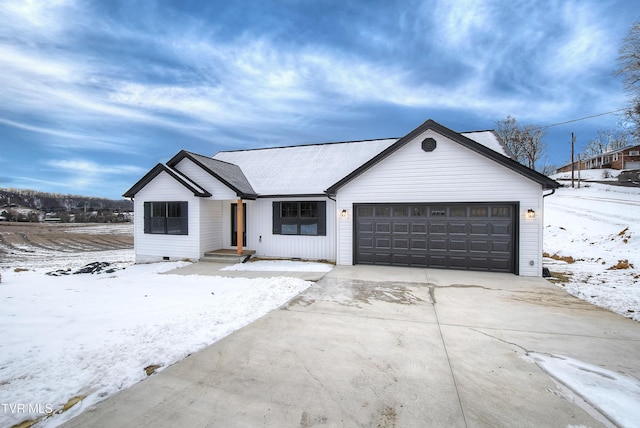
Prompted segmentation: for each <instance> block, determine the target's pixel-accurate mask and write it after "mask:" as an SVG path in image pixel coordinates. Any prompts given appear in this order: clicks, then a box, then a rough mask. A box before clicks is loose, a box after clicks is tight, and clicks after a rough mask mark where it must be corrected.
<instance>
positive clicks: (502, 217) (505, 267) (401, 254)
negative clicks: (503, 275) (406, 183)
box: [352, 201, 520, 274]
mask: <svg viewBox="0 0 640 428" xmlns="http://www.w3.org/2000/svg"><path fill="white" fill-rule="evenodd" d="M353 213H354V221H353V230H352V233H353V240H352V248H353V256H352V262H353V264H370V265H386V266H408V267H421V268H444V269H462V270H473V271H491V272H509V273H515V274H518V271H519V262H518V260H519V218H520V216H519V213H520V204H519V202H514V201H496V202H449V203H447V202H435V203H427V202H416V203H360V204H354V205H353Z"/></svg>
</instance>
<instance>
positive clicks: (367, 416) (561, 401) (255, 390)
mask: <svg viewBox="0 0 640 428" xmlns="http://www.w3.org/2000/svg"><path fill="white" fill-rule="evenodd" d="M639 350H640V324H638V323H636V322H634V321H631V320H628V319H626V318H623V317H621V316H618V315H616V314H613V313H610V312H608V311H605V310H602V309H599V308H597V307H594V306H592V305H590V304H588V303H586V302H583V301H581V300H578V299H576V298H573V297H571V296H570V295H568V294H566V293H564V292H563V291H562V290H560V289H558V288H556V287H554V286H551V285H549V284H548V283H547V282H546V281H545V280H543V279H540V278H523V277H517V276H513V275H509V274H490V273H477V272H473V273H470V272H459V271H445V270H426V269H411V268H383V267H365V266H353V267H349V266H339V267H336V268H335V269H334V270H333V271H332V272H330V273H329V274H327V275H326V276H325V277H324V278H322V279H321V280H320V281H319V282H317V283H316V284H315V285H313V286H312V287H311V288H309V289H308V290H307V291H306V292H304V293H303V294H301V295H300V296H298V297H297V298H296V299H294V300H293V301H292V302H290V303H289V304H288V305H286V306H285V307H282V308H281V309H279V310H276V311H273V312H272V313H270V314H268V315H267V316H265V317H263V318H261V319H259V320H258V321H256V322H254V323H252V324H250V325H248V326H247V327H245V328H243V329H241V330H239V331H237V332H235V333H233V334H231V335H230V336H228V337H226V338H224V339H222V340H221V341H219V342H217V343H215V344H213V345H212V346H209V347H208V348H206V349H204V350H203V351H201V352H198V353H196V354H194V355H191V356H190V357H188V358H186V359H185V360H183V361H181V362H179V363H177V364H175V365H174V366H171V367H169V368H167V369H166V370H163V371H161V372H160V373H157V374H155V375H153V376H151V377H150V378H148V379H147V380H145V381H143V382H141V383H139V384H137V385H135V386H133V387H132V388H130V389H128V390H126V391H123V392H122V393H120V394H118V395H117V396H114V397H113V398H110V399H108V400H106V401H104V402H102V403H100V404H99V405H97V406H96V407H95V408H94V409H90V410H88V411H86V412H85V413H83V414H81V415H80V416H78V417H77V418H75V419H73V420H71V421H69V422H68V423H67V424H66V425H64V426H65V427H131V426H136V427H259V426H267V427H298V426H299V427H312V426H338V427H342V426H345V427H541V426H545V427H567V426H587V427H598V426H606V420H605V421H604V423H603V419H602V417H601V416H599V415H598V414H597V413H596V412H592V413H593V414H594V416H592V415H591V414H590V413H588V411H586V410H583V408H582V407H580V406H578V405H577V404H574V401H580V400H579V399H577V397H572V396H571V394H570V393H568V392H567V391H564V392H562V391H561V388H560V387H559V386H558V385H556V384H555V383H554V381H553V380H552V379H551V378H550V377H549V376H548V375H547V374H545V373H544V372H543V371H542V370H541V369H540V368H538V366H537V365H536V364H535V363H533V362H532V361H531V359H528V358H527V357H526V354H527V352H538V353H548V354H559V355H563V356H567V357H572V358H575V359H578V360H581V361H584V362H588V363H591V364H595V365H599V366H602V367H604V368H607V369H609V370H614V371H619V372H623V373H626V374H630V375H633V376H635V377H636V378H640V358H639V357H638V352H639Z"/></svg>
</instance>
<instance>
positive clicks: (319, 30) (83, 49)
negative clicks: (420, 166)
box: [0, 0, 640, 198]
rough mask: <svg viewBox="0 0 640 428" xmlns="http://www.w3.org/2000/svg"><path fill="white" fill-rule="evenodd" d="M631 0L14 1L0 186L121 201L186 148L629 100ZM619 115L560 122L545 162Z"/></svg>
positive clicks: (1, 41) (395, 129)
mask: <svg viewBox="0 0 640 428" xmlns="http://www.w3.org/2000/svg"><path fill="white" fill-rule="evenodd" d="M639 18H640V5H638V4H637V3H636V2H633V1H628V0H619V1H606V0H593V1H591V0H581V1H571V0H568V1H540V0H531V1H482V0H477V1H474V0H461V1H458V0H456V1H411V0H402V1H395V2H394V1H390V0H389V1H374V0H368V1H348V0H339V1H322V0H313V1H306V0H300V1H293V0H288V1H268V0H263V1H213V0H212V1H175V2H172V1H166V2H152V1H123V2H118V1H111V0H109V1H102V2H101V1H97V0H96V1H73V0H69V1H67V0H48V1H42V2H39V1H28V0H15V1H14V0H2V2H0V78H1V82H2V83H1V84H0V147H1V148H2V149H1V150H0V187H14V188H27V189H37V190H42V191H48V192H57V193H72V194H80V195H91V196H102V197H110V198H119V197H120V195H121V194H122V193H123V192H125V191H126V190H127V189H128V188H129V187H130V186H131V185H132V184H134V183H135V182H136V181H137V180H138V179H139V178H140V177H142V175H144V174H145V173H146V172H147V171H148V170H149V169H150V168H152V167H153V166H154V165H155V164H156V163H158V162H164V161H166V160H168V159H169V158H171V157H172V156H173V155H174V154H175V153H177V152H178V151H179V150H181V149H187V150H190V151H194V152H196V153H201V154H205V155H213V154H214V153H216V152H217V151H219V150H230V149H246V148H255V147H267V146H282V145H291V144H303V143H320V142H330V141H351V140H363V139H374V138H387V137H401V136H403V135H405V134H406V133H408V132H409V131H411V130H412V129H414V128H416V127H417V126H418V125H420V124H421V123H422V122H424V121H425V120H427V119H429V118H431V119H434V120H435V121H437V122H439V123H441V124H442V125H444V126H446V127H449V128H451V129H453V130H456V131H473V130H485V129H492V128H495V122H496V120H500V119H503V118H505V117H506V116H507V115H513V116H515V117H516V118H517V119H518V121H519V122H521V123H523V124H535V125H541V126H542V125H551V124H555V123H560V122H565V121H569V120H573V119H578V118H583V117H586V116H591V115H596V114H600V113H605V112H610V111H613V110H618V109H620V108H623V107H625V105H626V97H625V94H624V92H623V90H622V81H621V78H620V77H615V76H613V75H612V72H613V71H614V70H615V69H616V68H617V62H616V58H617V56H618V50H619V48H620V45H621V43H622V39H623V38H624V37H625V36H626V34H627V32H628V30H629V28H630V27H631V25H632V23H633V22H634V21H636V20H637V19H639ZM618 119H619V118H618V116H616V115H604V116H599V117H597V118H593V119H590V120H584V121H579V122H573V123H571V124H567V125H560V126H554V127H551V128H549V129H548V134H547V137H546V139H545V141H546V142H547V145H548V152H547V161H548V162H549V163H555V164H562V163H564V162H565V161H567V160H568V158H569V156H570V139H571V132H575V133H576V136H577V147H578V148H581V147H584V145H586V144H587V142H588V141H589V139H591V138H593V137H594V136H595V134H596V131H597V130H599V129H607V128H613V127H615V126H616V124H617V122H618Z"/></svg>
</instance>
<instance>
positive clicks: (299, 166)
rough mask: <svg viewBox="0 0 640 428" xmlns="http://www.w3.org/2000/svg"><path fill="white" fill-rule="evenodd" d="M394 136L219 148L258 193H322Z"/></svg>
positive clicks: (218, 156)
mask: <svg viewBox="0 0 640 428" xmlns="http://www.w3.org/2000/svg"><path fill="white" fill-rule="evenodd" d="M396 141H397V139H396V138H389V139H383V140H367V141H350V142H343V143H325V144H308V145H300V146H287V147H275V148H265V149H252V150H237V151H227V152H218V153H216V154H215V155H214V156H213V158H214V159H217V160H219V161H225V162H230V163H233V164H236V165H238V166H239V167H240V169H242V171H243V172H244V173H245V174H246V177H247V178H248V180H249V182H251V184H252V185H253V188H254V189H255V191H256V193H257V194H258V195H260V196H280V195H299V196H303V195H308V196H311V195H324V191H325V189H326V188H327V187H329V186H330V185H331V184H333V183H335V182H336V181H338V180H340V179H341V178H342V177H344V176H345V175H347V174H349V173H350V172H351V171H353V170H354V169H356V168H358V167H359V166H360V165H362V164H363V163H365V162H366V161H368V160H369V159H371V158H372V157H373V156H375V155H376V154H378V153H380V152H381V151H383V150H384V149H386V148H387V147H389V146H390V145H392V144H393V143H395V142H396Z"/></svg>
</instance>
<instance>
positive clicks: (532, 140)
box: [496, 115, 546, 169]
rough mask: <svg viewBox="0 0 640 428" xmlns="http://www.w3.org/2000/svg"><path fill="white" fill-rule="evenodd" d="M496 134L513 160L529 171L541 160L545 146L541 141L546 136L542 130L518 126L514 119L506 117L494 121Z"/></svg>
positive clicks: (530, 126)
mask: <svg viewBox="0 0 640 428" xmlns="http://www.w3.org/2000/svg"><path fill="white" fill-rule="evenodd" d="M496 133H497V134H498V136H500V138H501V139H502V141H503V142H504V143H505V144H506V146H507V147H508V148H509V150H511V153H513V156H514V158H515V160H517V161H518V162H520V163H521V164H523V165H526V166H528V167H529V168H531V169H535V168H536V163H537V162H538V161H539V160H540V159H542V156H543V155H544V152H545V150H546V144H545V142H544V141H542V139H543V138H544V136H545V135H546V132H545V130H544V129H542V128H540V127H537V126H534V125H520V124H518V121H517V120H516V118H515V117H513V116H511V115H508V116H507V117H506V118H505V119H503V120H498V121H496Z"/></svg>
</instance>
